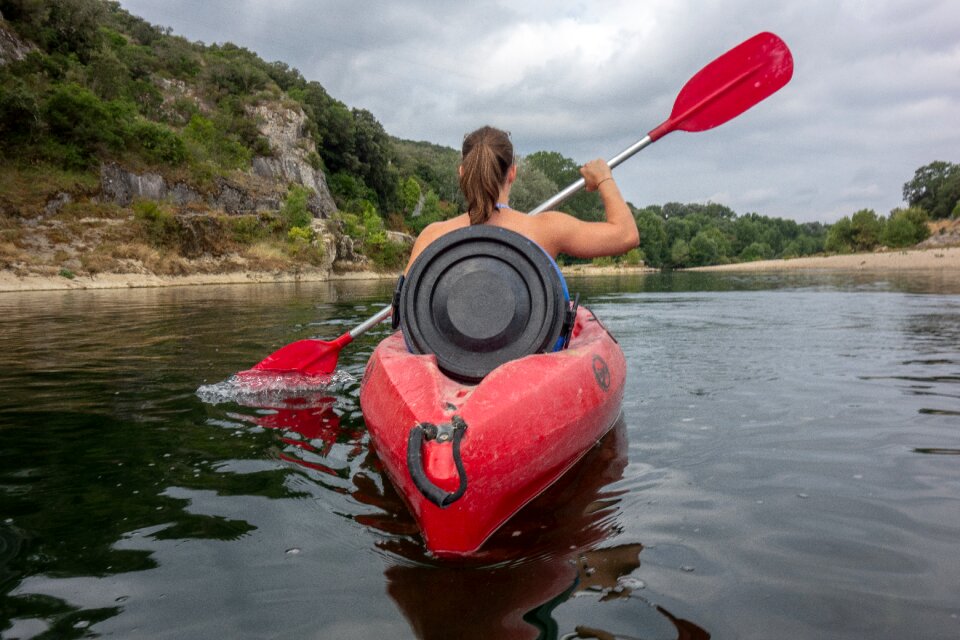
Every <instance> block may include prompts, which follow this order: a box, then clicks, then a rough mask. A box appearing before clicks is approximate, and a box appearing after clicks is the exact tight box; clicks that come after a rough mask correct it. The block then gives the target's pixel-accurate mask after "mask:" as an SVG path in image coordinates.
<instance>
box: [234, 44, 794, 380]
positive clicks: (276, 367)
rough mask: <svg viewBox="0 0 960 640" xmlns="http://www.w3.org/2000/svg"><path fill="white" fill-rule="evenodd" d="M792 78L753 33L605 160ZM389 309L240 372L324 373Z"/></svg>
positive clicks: (740, 105)
mask: <svg viewBox="0 0 960 640" xmlns="http://www.w3.org/2000/svg"><path fill="white" fill-rule="evenodd" d="M792 76H793V56H792V55H791V54H790V49H788V48H787V45H786V44H785V43H784V42H783V40H781V39H780V38H778V37H777V36H775V35H774V34H772V33H759V34H757V35H755V36H753V37H752V38H750V39H749V40H747V41H745V42H743V43H741V44H739V45H737V46H736V47H734V48H733V49H730V51H727V52H726V53H725V54H723V55H722V56H720V57H719V58H717V59H716V60H714V61H713V62H711V63H710V64H708V65H707V66H705V67H704V68H703V69H701V70H700V71H699V72H697V74H696V75H694V76H693V77H692V78H690V80H688V81H687V84H685V85H684V86H683V89H681V90H680V93H679V94H678V95H677V99H676V100H675V101H674V103H673V111H672V112H671V113H670V117H669V118H667V120H665V121H664V122H663V123H662V124H660V125H659V126H657V127H656V128H654V129H653V130H651V131H650V133H648V134H647V135H646V136H644V137H643V138H642V139H641V140H639V141H637V142H636V143H634V144H633V145H631V146H630V147H627V148H626V149H624V150H623V151H621V152H620V153H619V154H617V155H616V156H614V157H613V158H611V159H610V160H609V161H608V164H609V165H610V167H611V168H613V167H616V166H617V165H619V164H620V163H622V162H623V161H624V160H627V159H628V158H630V157H632V156H633V155H634V154H635V153H637V152H638V151H640V150H641V149H643V148H644V147H646V146H648V145H650V144H652V143H654V142H656V141H657V140H659V139H660V138H662V137H663V136H665V135H667V134H668V133H670V132H672V131H678V130H679V131H706V130H707V129H712V128H714V127H717V126H719V125H721V124H723V123H724V122H727V121H728V120H732V119H733V118H736V117H737V116H738V115H740V114H741V113H743V112H744V111H746V110H747V109H749V108H750V107H752V106H754V105H755V104H757V103H759V102H761V101H762V100H763V99H764V98H767V97H768V96H770V95H772V94H774V93H776V92H777V91H778V90H779V89H780V88H781V87H783V86H784V85H785V84H787V82H789V81H790V78H791V77H792ZM583 186H584V180H583V179H582V178H581V179H580V180H578V181H577V182H574V183H573V184H571V185H570V186H569V187H567V188H566V189H564V190H563V191H561V192H560V193H558V194H557V195H555V196H554V197H552V198H550V199H549V200H547V201H546V202H544V203H543V204H541V205H540V206H539V207H537V208H536V209H534V210H533V211H531V212H530V214H531V215H533V214H537V213H540V212H542V211H546V210H548V209H552V208H554V207H556V206H557V205H559V204H560V203H561V202H563V201H564V200H566V199H567V198H569V197H570V196H572V195H573V194H574V193H576V192H577V191H579V190H580V189H581V188H583ZM390 309H391V307H385V308H384V309H382V310H381V311H379V312H378V313H377V314H376V315H374V316H372V317H370V318H369V319H368V320H366V321H365V322H363V323H362V324H360V325H358V326H357V327H356V328H354V329H353V330H351V331H349V332H348V333H345V334H343V335H342V336H340V337H339V338H337V339H336V340H333V341H331V342H324V341H322V340H298V341H297V342H294V343H292V344H288V345H287V346H285V347H283V348H282V349H279V350H278V351H275V352H274V353H272V354H270V355H269V356H267V357H266V358H264V359H263V360H262V361H261V362H259V363H257V364H256V365H254V367H253V368H252V369H249V370H248V371H243V372H241V375H242V374H251V375H254V374H258V373H298V374H302V375H306V376H322V375H329V374H332V373H333V372H334V370H335V369H336V368H337V358H338V357H339V356H340V350H341V349H343V348H344V347H345V346H347V345H348V344H350V343H351V342H353V339H354V338H356V337H357V336H359V335H360V334H362V333H365V332H366V331H367V330H368V329H370V328H371V327H373V326H375V325H377V324H378V323H380V322H382V321H383V320H385V319H386V318H388V317H389V316H390Z"/></svg>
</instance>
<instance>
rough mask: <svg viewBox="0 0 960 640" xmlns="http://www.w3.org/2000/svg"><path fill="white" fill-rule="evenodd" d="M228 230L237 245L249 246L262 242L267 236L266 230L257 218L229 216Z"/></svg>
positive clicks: (251, 216)
mask: <svg viewBox="0 0 960 640" xmlns="http://www.w3.org/2000/svg"><path fill="white" fill-rule="evenodd" d="M230 230H231V231H232V232H233V239H234V241H235V242H237V243H239V244H245V245H250V244H253V243H254V242H257V241H258V240H262V239H263V238H264V237H265V236H266V235H267V229H266V228H265V227H264V225H263V224H262V223H261V221H260V218H259V216H255V215H246V216H231V217H230Z"/></svg>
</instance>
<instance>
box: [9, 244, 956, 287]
mask: <svg viewBox="0 0 960 640" xmlns="http://www.w3.org/2000/svg"><path fill="white" fill-rule="evenodd" d="M800 269H807V270H825V271H872V270H876V271H908V270H927V271H930V270H955V271H957V272H958V273H960V247H946V248H938V249H923V250H910V251H886V252H881V253H857V254H851V255H844V256H825V257H815V258H793V259H791V260H760V261H757V262H742V263H737V264H725V265H718V266H713V267H699V268H697V269H691V271H791V270H800ZM562 270H563V273H564V275H566V276H610V275H624V274H637V273H651V272H655V271H656V270H655V269H648V268H644V267H613V266H611V267H595V266H592V265H574V266H568V267H563V269H562ZM397 275H398V274H391V273H376V272H373V271H356V272H345V273H332V274H331V273H328V272H326V271H315V272H305V273H298V274H295V273H272V272H256V271H242V272H234V273H221V274H194V275H188V276H157V275H151V274H137V273H127V274H118V273H104V274H99V275H95V276H76V277H74V278H66V277H63V276H59V275H49V276H45V275H28V276H18V275H16V274H14V273H12V272H10V271H0V293H7V292H17V291H56V290H69V289H136V288H145V287H176V286H198V285H223V284H254V283H260V284H265V283H283V282H322V281H331V280H332V281H342V280H395V279H396V278H397Z"/></svg>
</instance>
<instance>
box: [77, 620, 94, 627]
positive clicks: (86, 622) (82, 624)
mask: <svg viewBox="0 0 960 640" xmlns="http://www.w3.org/2000/svg"><path fill="white" fill-rule="evenodd" d="M89 626H90V621H89V620H80V621H79V622H77V623H76V624H75V625H73V628H74V629H86V628H87V627H89Z"/></svg>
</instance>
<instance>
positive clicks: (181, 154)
mask: <svg viewBox="0 0 960 640" xmlns="http://www.w3.org/2000/svg"><path fill="white" fill-rule="evenodd" d="M133 136H134V139H135V140H136V141H137V142H138V143H139V145H140V146H141V147H142V148H143V150H144V152H145V155H146V156H147V157H148V158H149V159H150V160H153V161H154V162H160V163H163V164H169V165H179V164H182V163H183V162H184V161H185V160H186V159H187V145H186V144H184V142H183V138H181V137H180V136H179V135H177V134H176V133H174V132H173V131H172V130H170V129H168V128H167V127H165V126H163V125H162V124H157V123H156V122H151V121H149V120H139V121H137V123H136V124H134V125H133Z"/></svg>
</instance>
